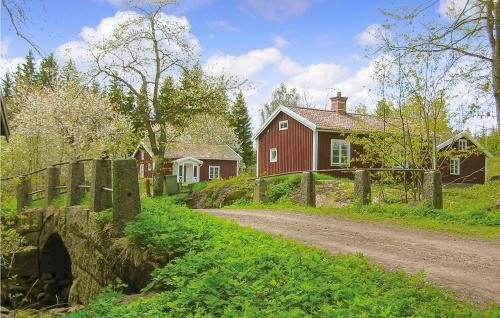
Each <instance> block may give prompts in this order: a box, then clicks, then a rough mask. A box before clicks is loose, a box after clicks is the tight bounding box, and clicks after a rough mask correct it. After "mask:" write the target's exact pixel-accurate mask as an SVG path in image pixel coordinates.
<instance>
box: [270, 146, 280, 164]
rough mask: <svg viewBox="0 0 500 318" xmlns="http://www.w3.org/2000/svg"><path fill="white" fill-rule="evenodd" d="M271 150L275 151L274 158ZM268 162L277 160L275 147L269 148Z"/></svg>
mask: <svg viewBox="0 0 500 318" xmlns="http://www.w3.org/2000/svg"><path fill="white" fill-rule="evenodd" d="M273 152H275V153H276V156H274V159H273ZM269 162H278V149H277V148H271V149H269Z"/></svg>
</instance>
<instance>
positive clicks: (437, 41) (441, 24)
mask: <svg viewBox="0 0 500 318" xmlns="http://www.w3.org/2000/svg"><path fill="white" fill-rule="evenodd" d="M436 9H438V11H439V13H440V14H441V15H442V16H441V18H440V19H436V17H435V10H436ZM384 12H385V14H386V16H387V17H388V24H387V25H386V27H387V28H388V29H389V30H390V32H380V34H378V36H379V37H380V38H382V40H383V41H382V43H383V44H382V48H383V49H384V50H385V51H386V52H388V53H390V54H394V55H396V54H404V53H410V54H411V53H415V52H420V53H437V54H439V53H444V52H449V53H452V54H451V55H450V56H452V58H453V59H457V60H461V65H460V68H461V74H458V73H457V74H456V75H457V76H459V75H460V76H461V77H462V79H463V80H465V81H467V84H468V86H469V87H471V88H473V89H475V92H476V94H477V96H479V97H480V96H481V95H484V94H485V93H486V94H489V96H490V98H491V97H492V98H493V100H494V104H495V108H496V123H497V127H500V116H499V115H500V4H499V2H498V1H496V0H463V1H458V0H448V1H438V0H426V1H421V2H420V3H419V4H418V5H416V6H398V7H396V8H393V9H389V10H385V11H384ZM490 101H491V99H490Z"/></svg>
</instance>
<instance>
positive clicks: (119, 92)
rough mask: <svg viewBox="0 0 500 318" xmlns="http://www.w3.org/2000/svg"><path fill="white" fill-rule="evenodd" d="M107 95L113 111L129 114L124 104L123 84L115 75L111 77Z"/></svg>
mask: <svg viewBox="0 0 500 318" xmlns="http://www.w3.org/2000/svg"><path fill="white" fill-rule="evenodd" d="M108 96H109V100H110V102H111V103H112V104H113V108H114V110H115V111H117V112H119V113H122V114H126V115H130V109H127V106H126V96H125V92H124V91H123V86H122V84H121V83H120V81H119V80H118V79H117V78H116V77H113V78H112V79H111V82H110V85H109V91H108Z"/></svg>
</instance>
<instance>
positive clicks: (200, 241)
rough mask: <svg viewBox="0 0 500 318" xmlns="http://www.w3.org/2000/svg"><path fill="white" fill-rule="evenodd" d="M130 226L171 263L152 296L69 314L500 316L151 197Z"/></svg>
mask: <svg viewBox="0 0 500 318" xmlns="http://www.w3.org/2000/svg"><path fill="white" fill-rule="evenodd" d="M142 210H143V212H142V213H141V214H140V215H139V217H138V218H137V220H135V221H133V222H131V223H129V224H128V225H127V227H126V234H127V235H128V236H129V237H131V239H133V240H134V241H135V242H136V243H137V244H139V245H141V246H143V247H144V248H148V249H153V250H155V252H156V253H161V254H164V255H167V256H168V258H169V259H170V262H169V263H168V264H167V265H166V266H165V267H163V268H159V269H157V270H156V271H155V272H154V273H153V278H152V280H151V282H150V284H149V286H148V287H147V288H146V289H145V290H144V292H147V294H144V295H143V296H139V297H135V298H134V299H133V300H132V301H131V302H124V301H123V299H124V296H123V294H122V293H121V292H119V291H117V290H114V289H113V290H111V289H108V290H105V292H104V293H103V294H102V295H101V296H99V297H98V298H96V299H94V301H92V303H91V304H90V305H89V306H87V307H86V308H85V309H83V310H81V311H77V312H73V313H71V314H69V316H70V317H287V318H288V317H483V316H489V317H495V315H498V314H499V311H498V310H497V309H495V308H491V309H489V310H486V311H483V310H480V309H478V308H476V307H474V306H473V305H471V304H468V303H464V302H460V301H458V300H456V298H455V297H454V296H453V295H451V294H449V293H447V292H445V291H444V290H442V289H439V288H436V287H433V286H432V285H429V284H428V283H426V281H425V277H424V274H422V273H421V274H417V275H414V276H407V275H406V274H404V273H403V272H401V271H393V272H387V271H384V270H382V269H381V268H380V267H377V266H374V265H372V264H370V262H369V260H367V259H366V258H365V257H363V256H362V255H355V256H346V255H337V256H332V255H329V254H327V253H326V252H323V251H321V250H318V249H313V248H309V247H305V246H303V245H301V244H299V243H295V242H292V241H287V240H284V239H281V238H278V237H273V236H271V235H268V234H264V233H261V232H258V231H255V230H252V229H250V228H243V227H241V226H239V225H237V224H235V223H231V222H228V221H226V220H223V219H219V218H216V217H213V216H209V215H205V214H202V213H197V212H193V211H191V210H189V209H188V208H185V207H178V206H174V205H173V204H172V203H171V202H170V200H169V199H168V198H159V199H145V200H143V209H142Z"/></svg>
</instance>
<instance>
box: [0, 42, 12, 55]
mask: <svg viewBox="0 0 500 318" xmlns="http://www.w3.org/2000/svg"><path fill="white" fill-rule="evenodd" d="M9 47H10V39H9V38H4V39H2V40H0V57H4V56H6V55H7V52H8V51H9Z"/></svg>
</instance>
